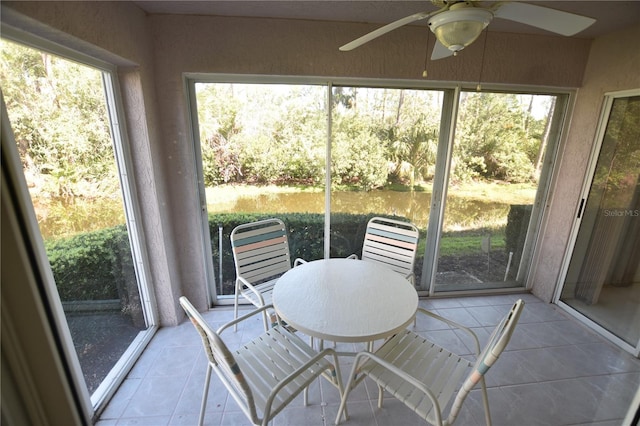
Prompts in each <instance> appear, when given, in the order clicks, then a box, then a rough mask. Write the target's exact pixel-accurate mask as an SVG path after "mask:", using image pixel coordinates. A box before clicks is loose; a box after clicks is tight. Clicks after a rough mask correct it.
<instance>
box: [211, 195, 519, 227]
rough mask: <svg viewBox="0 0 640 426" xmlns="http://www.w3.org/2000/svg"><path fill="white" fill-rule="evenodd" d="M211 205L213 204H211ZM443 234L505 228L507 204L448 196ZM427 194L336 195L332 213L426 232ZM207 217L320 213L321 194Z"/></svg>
mask: <svg viewBox="0 0 640 426" xmlns="http://www.w3.org/2000/svg"><path fill="white" fill-rule="evenodd" d="M212 201H213V200H212ZM448 202H449V204H448V206H447V211H446V217H447V219H446V221H445V230H460V229H469V228H475V227H484V226H500V225H505V224H506V217H507V214H508V212H509V204H505V203H497V202H493V201H482V200H475V199H468V198H462V197H456V196H451V194H450V196H449V201H448ZM430 207H431V193H429V192H408V191H407V192H403V191H389V190H378V191H371V192H353V191H336V192H333V193H332V194H331V211H332V212H333V213H352V214H369V213H373V212H375V213H377V214H383V215H395V216H401V217H405V218H407V219H409V220H410V221H411V222H413V223H414V224H415V225H416V226H418V227H419V228H421V229H424V228H426V226H427V222H428V220H429V212H430ZM207 208H208V211H209V213H232V212H239V211H242V212H273V213H291V212H299V213H323V212H324V193H323V192H296V193H265V194H259V195H251V196H241V195H240V196H238V197H237V198H235V199H234V200H233V201H227V202H225V203H220V204H209V205H208V206H207Z"/></svg>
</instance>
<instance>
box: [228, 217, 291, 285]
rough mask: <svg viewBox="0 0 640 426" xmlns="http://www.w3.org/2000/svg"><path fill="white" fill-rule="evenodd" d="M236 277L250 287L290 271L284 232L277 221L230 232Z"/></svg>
mask: <svg viewBox="0 0 640 426" xmlns="http://www.w3.org/2000/svg"><path fill="white" fill-rule="evenodd" d="M231 247H232V250H233V257H234V260H235V266H236V275H237V276H239V277H243V278H244V279H246V280H247V281H249V282H250V283H252V284H259V283H261V282H264V281H267V280H269V279H272V278H273V277H277V276H279V275H282V274H283V273H285V272H286V271H288V270H289V269H291V256H290V254H289V242H288V239H287V228H286V227H285V225H284V223H283V222H282V221H281V220H280V219H265V220H260V221H257V222H252V223H246V224H242V225H239V226H237V227H236V228H235V229H234V230H233V231H231Z"/></svg>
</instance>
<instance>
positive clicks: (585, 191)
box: [553, 89, 640, 357]
mask: <svg viewBox="0 0 640 426" xmlns="http://www.w3.org/2000/svg"><path fill="white" fill-rule="evenodd" d="M630 96H640V89H633V90H623V91H616V92H607V93H605V94H604V100H603V104H602V107H601V111H600V117H599V121H598V127H597V128H596V135H595V139H594V141H593V144H592V148H591V153H590V154H589V162H588V166H587V170H586V172H585V175H584V178H583V183H582V189H581V191H580V200H581V201H580V203H578V205H577V206H576V209H575V211H574V216H573V217H574V220H573V224H572V227H571V232H570V234H569V241H568V243H567V247H566V249H565V253H564V257H563V262H562V268H561V270H560V274H559V275H558V281H557V283H556V288H555V293H554V296H553V302H554V303H555V304H557V305H558V306H560V307H561V308H562V309H563V310H564V311H566V312H567V313H568V314H569V315H571V316H572V317H574V318H576V319H577V320H578V321H580V322H581V323H582V324H584V325H585V326H587V327H589V328H591V329H593V330H594V331H596V332H597V333H599V334H600V335H602V336H603V337H605V338H606V339H607V340H609V341H611V342H612V343H614V344H616V345H617V346H619V347H621V348H623V349H624V350H626V351H627V352H629V353H631V354H633V355H634V356H636V357H638V356H640V340H639V341H638V342H637V343H636V346H633V345H630V344H629V343H627V342H626V341H624V340H623V339H621V338H620V337H618V336H616V335H615V334H613V333H612V332H610V331H609V330H607V329H606V328H604V327H603V326H601V325H600V324H598V323H596V322H595V321H593V320H591V319H589V318H588V317H587V316H586V315H584V314H582V313H580V312H578V311H577V310H576V309H574V308H573V307H571V306H570V305H568V304H567V303H565V302H563V301H562V300H561V297H562V290H563V288H564V283H565V279H566V277H567V273H568V272H569V265H570V263H571V258H572V255H573V252H574V249H575V246H576V241H577V238H578V231H579V230H580V225H581V224H582V220H583V219H584V217H583V216H584V215H583V213H584V208H585V207H586V203H587V198H588V197H589V192H590V191H591V185H592V183H593V179H594V178H595V170H596V166H597V164H598V159H599V156H600V152H601V150H602V144H603V142H604V136H605V134H606V131H607V126H608V124H609V118H610V115H611V110H612V108H613V103H614V101H615V100H616V99H617V98H624V97H630Z"/></svg>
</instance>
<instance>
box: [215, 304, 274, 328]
mask: <svg viewBox="0 0 640 426" xmlns="http://www.w3.org/2000/svg"><path fill="white" fill-rule="evenodd" d="M267 309H273V304H269V305H265V306H261V307H259V308H257V309H254V310H252V311H251V312H249V313H248V314H244V315H242V316H239V317H238V318H236V319H234V320H231V321H229V322H228V323H226V324H223V325H222V326H220V328H218V330H217V331H216V333H217V334H220V333H222V331H223V330H226V329H227V328H229V327H231V326H233V325H235V324H238V323H240V322H242V321H244V320H246V319H247V318H251V317H252V316H254V315H258V314H260V313H262V312H263V311H266V310H267Z"/></svg>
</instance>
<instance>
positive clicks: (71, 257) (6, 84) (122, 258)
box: [0, 40, 147, 393]
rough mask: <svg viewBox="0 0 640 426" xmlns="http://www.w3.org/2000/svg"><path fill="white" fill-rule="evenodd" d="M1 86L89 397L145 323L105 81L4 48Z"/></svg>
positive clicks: (38, 54)
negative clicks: (112, 137) (127, 226)
mask: <svg viewBox="0 0 640 426" xmlns="http://www.w3.org/2000/svg"><path fill="white" fill-rule="evenodd" d="M1 47H2V64H1V71H0V72H1V84H2V91H3V94H4V97H5V101H6V104H7V112H8V115H9V118H10V120H11V124H12V128H13V131H14V133H15V139H16V143H17V144H18V151H19V154H20V158H21V161H22V165H23V170H24V175H25V179H26V182H27V185H28V187H29V192H30V194H31V199H32V201H33V206H34V209H35V212H36V215H37V219H38V224H39V227H40V232H41V234H42V237H43V240H44V244H45V249H46V253H47V256H48V259H49V262H50V264H51V269H52V271H53V276H54V278H55V281H56V286H57V289H58V294H59V295H60V299H61V300H62V305H63V308H64V312H65V316H66V320H67V323H68V325H69V328H70V331H71V336H72V339H73V343H74V346H75V349H76V352H77V354H78V358H79V360H80V365H81V368H82V372H83V374H84V378H85V381H86V384H87V387H88V389H89V392H90V393H93V392H94V391H95V390H96V388H97V387H98V386H99V385H100V383H101V382H102V381H103V379H104V378H105V377H106V375H107V374H108V373H109V371H110V370H111V369H112V367H113V366H114V365H115V363H116V362H117V361H118V360H119V358H120V357H121V355H122V354H123V353H124V352H125V350H126V349H127V348H128V346H129V345H130V343H131V342H132V341H133V339H134V338H135V337H136V336H137V335H138V333H139V332H140V331H141V330H145V329H146V328H147V325H146V323H145V318H144V315H143V311H142V306H141V303H140V294H139V292H138V282H137V278H136V273H135V270H134V263H133V259H132V254H131V247H130V244H129V235H128V232H127V228H126V226H125V215H124V208H123V198H122V193H121V191H120V183H119V178H118V170H117V167H116V161H115V157H114V151H113V147H112V146H113V145H112V139H111V136H110V131H109V119H108V115H107V111H106V103H105V93H104V89H103V82H102V74H101V72H99V71H96V70H94V69H91V68H89V67H86V66H82V65H79V64H77V63H73V62H70V61H67V60H64V59H61V58H58V57H55V56H52V55H50V54H48V53H45V52H39V51H36V50H33V49H30V48H26V47H23V46H20V45H17V44H14V43H11V42H7V41H5V40H2V46H1Z"/></svg>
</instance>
